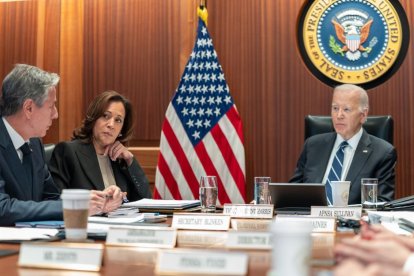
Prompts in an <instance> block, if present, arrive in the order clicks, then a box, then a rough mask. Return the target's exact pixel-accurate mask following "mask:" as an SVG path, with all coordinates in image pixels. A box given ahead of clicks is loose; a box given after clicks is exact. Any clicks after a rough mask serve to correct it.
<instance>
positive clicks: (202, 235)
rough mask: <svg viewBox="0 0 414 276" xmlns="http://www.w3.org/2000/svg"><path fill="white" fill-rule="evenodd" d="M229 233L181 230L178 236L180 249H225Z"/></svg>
mask: <svg viewBox="0 0 414 276" xmlns="http://www.w3.org/2000/svg"><path fill="white" fill-rule="evenodd" d="M227 236H228V232H225V231H193V230H180V231H178V234H177V246H178V247H202V248H224V247H225V244H226V241H227Z"/></svg>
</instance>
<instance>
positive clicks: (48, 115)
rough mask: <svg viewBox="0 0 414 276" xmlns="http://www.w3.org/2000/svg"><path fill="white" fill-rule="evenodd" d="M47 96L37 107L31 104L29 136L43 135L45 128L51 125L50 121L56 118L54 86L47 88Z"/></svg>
mask: <svg viewBox="0 0 414 276" xmlns="http://www.w3.org/2000/svg"><path fill="white" fill-rule="evenodd" d="M49 89H50V91H49V96H48V97H47V99H46V101H45V102H44V103H43V106H41V107H38V106H37V105H36V104H34V103H33V104H32V108H33V110H32V116H31V120H30V125H31V128H32V130H33V134H32V135H31V137H43V136H45V135H46V132H47V130H48V129H49V127H50V126H51V125H52V121H53V120H54V119H57V118H58V111H57V108H56V88H55V87H51V88H49Z"/></svg>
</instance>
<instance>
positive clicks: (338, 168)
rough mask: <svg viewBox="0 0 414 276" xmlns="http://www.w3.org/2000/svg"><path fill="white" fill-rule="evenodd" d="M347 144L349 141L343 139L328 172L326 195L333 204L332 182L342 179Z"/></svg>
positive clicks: (330, 203) (329, 202)
mask: <svg viewBox="0 0 414 276" xmlns="http://www.w3.org/2000/svg"><path fill="white" fill-rule="evenodd" d="M347 146H348V142H347V141H343V142H342V143H341V145H340V146H339V149H338V151H337V152H336V154H335V158H334V159H333V161H332V167H331V170H330V171H329V174H328V179H327V181H326V185H325V189H326V197H327V198H328V204H329V205H332V203H333V202H332V186H331V182H332V181H339V180H341V175H342V164H343V162H344V151H345V148H346V147H347Z"/></svg>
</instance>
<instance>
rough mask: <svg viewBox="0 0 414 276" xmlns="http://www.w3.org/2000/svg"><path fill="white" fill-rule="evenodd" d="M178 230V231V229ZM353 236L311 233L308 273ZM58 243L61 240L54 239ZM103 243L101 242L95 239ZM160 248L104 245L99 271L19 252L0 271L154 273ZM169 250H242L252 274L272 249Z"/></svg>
mask: <svg viewBox="0 0 414 276" xmlns="http://www.w3.org/2000/svg"><path fill="white" fill-rule="evenodd" d="M179 231H181V230H179ZM351 236H354V234H353V233H313V234H312V239H313V250H312V260H311V275H318V274H319V273H320V272H321V271H324V270H332V269H333V266H334V255H333V247H334V244H335V243H337V242H338V241H339V240H341V239H343V238H345V237H351ZM57 242H61V241H57ZM95 242H97V243H104V242H103V241H95ZM19 247H20V245H19V244H6V243H1V244H0V249H14V250H19ZM161 250H166V249H154V248H142V247H140V248H138V247H119V246H105V249H104V257H103V263H102V267H101V270H100V271H99V272H84V271H73V270H57V269H39V268H23V267H19V266H18V258H19V255H18V254H14V255H10V256H5V257H0V270H1V274H2V275H6V276H13V275H19V276H26V275H27V276H29V275H30V276H37V275H45V276H48V275H63V276H65V275H75V276H76V275H157V273H156V269H155V268H156V265H157V256H158V255H157V254H158V252H160V251H161ZM168 250H204V251H208V250H214V251H220V252H223V251H224V252H226V251H234V252H245V253H247V254H248V256H249V258H248V259H249V261H248V274H247V275H251V276H253V275H254V276H261V275H267V273H268V271H269V270H270V269H271V267H272V250H227V249H223V248H206V246H205V245H203V246H202V247H201V248H200V246H196V245H195V246H194V245H192V246H186V245H182V244H181V245H180V244H178V245H177V247H176V248H174V249H168Z"/></svg>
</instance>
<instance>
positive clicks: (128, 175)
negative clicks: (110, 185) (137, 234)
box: [49, 140, 151, 201]
mask: <svg viewBox="0 0 414 276" xmlns="http://www.w3.org/2000/svg"><path fill="white" fill-rule="evenodd" d="M111 165H112V170H113V172H114V177H115V182H116V185H117V186H118V187H119V188H120V189H121V190H122V191H124V192H127V193H128V194H127V197H128V199H129V200H130V201H135V200H139V199H142V198H151V191H150V189H149V184H148V180H147V178H146V176H145V174H144V172H143V171H142V169H141V167H140V165H139V164H138V162H137V160H135V158H134V160H133V162H132V164H131V166H129V167H128V166H127V165H126V162H125V161H124V160H122V161H121V160H116V161H111ZM49 169H50V172H51V174H52V177H53V179H54V181H55V183H56V184H58V185H59V187H60V188H61V189H89V190H100V191H102V190H104V189H105V185H104V182H103V178H102V173H101V170H100V168H99V162H98V157H97V156H96V151H95V148H94V147H93V144H84V143H82V142H81V141H79V140H74V141H71V142H61V143H59V144H57V145H56V147H55V150H54V151H53V154H52V158H51V159H50V163H49Z"/></svg>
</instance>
